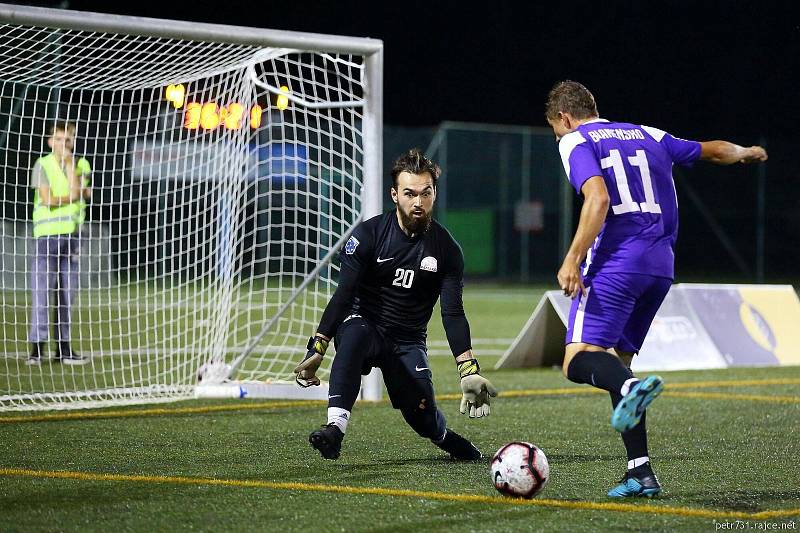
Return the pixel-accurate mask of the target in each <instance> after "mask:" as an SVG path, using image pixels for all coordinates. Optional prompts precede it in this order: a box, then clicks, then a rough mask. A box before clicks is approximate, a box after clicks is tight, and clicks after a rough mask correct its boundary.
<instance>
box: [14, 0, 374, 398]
mask: <svg viewBox="0 0 800 533" xmlns="http://www.w3.org/2000/svg"><path fill="white" fill-rule="evenodd" d="M0 34H1V36H0V158H2V166H3V169H4V172H3V175H2V177H0V180H2V191H3V194H2V195H0V207H1V208H2V212H1V213H0V215H1V217H2V220H1V223H2V231H1V232H0V243H1V244H0V246H2V251H1V254H0V279H2V289H1V290H0V321H1V322H2V324H1V325H0V327H1V328H2V337H3V354H2V358H1V359H0V410H27V409H71V408H78V407H102V406H109V405H116V404H130V403H146V402H157V401H172V400H176V399H183V398H191V397H194V396H196V395H197V394H198V391H206V393H207V394H210V395H231V396H244V395H249V396H266V397H281V396H285V395H290V396H297V394H298V393H297V391H299V390H300V389H299V388H298V387H297V386H296V385H294V384H293V374H292V370H293V368H294V366H295V365H296V364H297V363H298V362H299V360H300V359H302V357H303V355H304V353H305V346H306V342H307V340H308V337H309V335H311V334H313V333H314V330H315V328H316V326H317V324H318V321H319V319H320V317H321V312H322V310H323V309H324V307H325V305H326V304H327V302H328V300H329V298H330V296H331V295H332V293H333V291H334V290H335V287H336V279H337V270H338V269H337V266H336V264H335V263H333V262H331V259H332V258H333V257H334V256H335V254H336V251H337V250H338V248H339V247H340V246H341V244H342V242H343V241H344V240H345V239H346V238H347V236H348V234H349V232H350V231H352V229H353V227H354V226H355V225H356V224H357V223H358V222H359V221H360V220H362V219H363V218H365V217H368V216H372V215H374V214H377V213H379V212H380V209H381V202H380V189H381V168H380V166H381V119H382V117H381V89H382V87H381V69H382V45H381V43H380V41H375V40H370V39H357V38H348V37H337V36H330V35H316V34H298V33H293V32H282V31H270V30H260V29H258V30H257V29H253V28H239V27H230V26H218V25H210V24H189V23H184V22H176V21H161V20H156V19H142V18H125V17H112V16H108V15H100V14H95V13H78V12H67V11H58V10H49V9H41V8H30V7H24V6H0ZM64 122H67V123H69V124H72V125H74V127H75V129H74V144H73V145H72V146H71V150H70V147H69V145H68V143H69V141H70V139H69V137H70V136H71V135H72V129H71V127H70V128H67V127H66V126H64V128H66V129H65V131H64V132H61V133H60V135H61V138H60V139H58V138H56V134H59V131H60V130H58V129H56V130H55V132H54V130H53V125H54V124H55V123H59V124H61V125H62V126H63V124H64ZM65 135H66V137H68V139H67V141H64V136H65ZM59 142H60V143H61V145H59ZM65 143H67V144H65ZM54 145H55V147H54ZM59 146H67V148H59ZM51 153H52V155H53V157H51V158H50V161H57V163H58V164H57V165H55V166H56V168H55V170H53V169H52V168H51V167H50V166H48V165H46V164H45V162H44V161H43V160H42V159H41V158H43V157H45V156H49V155H50V154H51ZM64 154H67V155H64ZM37 162H38V164H37ZM37 166H38V170H37V169H36V168H35V167H37ZM59 172H61V179H63V180H65V181H64V182H63V183H73V186H74V183H75V182H77V183H79V184H80V186H81V187H83V190H82V191H81V192H80V197H81V198H82V200H81V201H82V202H83V205H80V201H78V200H75V199H74V198H73V199H72V200H73V202H72V203H70V199H69V198H68V199H67V200H66V201H65V202H63V203H62V205H61V206H60V207H59V206H58V205H55V204H54V205H53V206H50V207H48V206H44V207H42V204H41V198H39V201H40V203H39V204H37V205H36V206H35V205H34V203H35V202H34V196H35V193H36V192H37V191H39V192H41V187H42V185H43V184H44V185H45V186H48V187H50V189H49V190H50V193H51V194H50V196H51V198H52V197H56V196H59V189H58V188H59V185H57V184H56V182H57V181H58V179H59V178H58V173H59ZM54 176H55V177H54ZM70 180H72V181H70ZM65 194H68V192H67V193H65ZM73 204H77V205H76V206H75V207H74V209H72V208H71V207H67V208H64V205H68V206H72V205H73ZM37 206H38V207H37ZM34 209H37V210H40V211H37V213H38V215H36V216H38V217H39V218H38V219H37V218H36V216H35V215H34ZM70 209H72V210H70ZM41 210H43V211H41ZM42 212H44V215H42ZM53 218H58V219H60V220H61V221H62V222H64V221H65V220H66V219H69V220H66V222H67V224H66V225H64V224H58V223H57V222H55V223H54V222H53ZM34 220H35V223H34ZM43 221H44V222H45V225H47V224H51V225H50V226H49V227H51V228H56V229H55V230H54V231H52V232H50V233H49V234H45V235H42V232H41V231H38V232H37V230H35V228H37V227H38V228H41V227H44V226H41V224H42V222H43ZM73 228H74V229H75V231H74V232H71V229H73ZM35 233H36V235H34V234H35ZM45 233H48V232H45ZM37 342H38V343H41V344H40V346H43V347H44V348H45V349H44V351H43V353H42V357H41V359H40V360H39V361H36V360H32V359H30V357H29V356H30V354H31V350H32V347H33V343H37ZM67 344H68V345H69V348H70V349H71V350H73V351H74V352H75V353H76V354H77V355H78V356H81V357H83V358H84V359H85V361H72V360H67V358H66V357H64V358H62V359H58V358H56V355H57V353H60V355H62V356H65V354H69V353H70V352H68V351H65V349H62V350H61V351H60V352H57V347H59V346H61V347H62V348H63V347H65V346H67ZM331 360H332V357H326V358H325V360H324V362H323V367H322V368H321V372H320V373H319V375H320V376H321V378H322V379H323V380H324V379H325V378H326V377H327V375H328V373H329V366H330V362H331ZM31 363H35V364H31ZM68 363H70V364H68ZM75 363H80V364H75ZM198 381H200V386H198ZM232 383H235V385H233V386H231V385H230V384H232ZM365 389H366V387H365ZM369 390H370V391H371V392H370V393H369V394H370V395H371V396H372V398H373V399H374V398H375V397H376V396H378V397H379V394H380V392H379V391H380V389H379V388H378V385H377V384H376V383H375V382H374V381H373V382H372V383H371V385H370V388H369ZM309 391H310V393H311V395H312V396H314V395H315V396H317V397H319V396H320V394H324V391H325V388H324V387H323V388H317V390H311V389H310V390H309Z"/></svg>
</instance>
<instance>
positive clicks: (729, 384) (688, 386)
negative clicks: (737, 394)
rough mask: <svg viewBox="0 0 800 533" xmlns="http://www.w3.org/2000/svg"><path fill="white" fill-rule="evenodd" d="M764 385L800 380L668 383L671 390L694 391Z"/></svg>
mask: <svg viewBox="0 0 800 533" xmlns="http://www.w3.org/2000/svg"><path fill="white" fill-rule="evenodd" d="M763 385H800V378H774V379H733V380H728V381H724V380H723V381H684V382H683V383H671V382H670V383H668V386H669V388H671V389H693V388H695V387H696V388H710V387H750V386H763Z"/></svg>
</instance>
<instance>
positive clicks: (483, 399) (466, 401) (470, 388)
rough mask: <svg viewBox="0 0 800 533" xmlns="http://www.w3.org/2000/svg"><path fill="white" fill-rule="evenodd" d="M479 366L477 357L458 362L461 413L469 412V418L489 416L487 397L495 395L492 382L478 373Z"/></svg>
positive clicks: (495, 391)
mask: <svg viewBox="0 0 800 533" xmlns="http://www.w3.org/2000/svg"><path fill="white" fill-rule="evenodd" d="M480 370H481V367H480V365H479V364H478V361H477V359H468V360H466V361H462V362H460V363H458V373H459V375H460V376H461V406H460V408H459V411H460V412H461V414H462V415H463V414H467V413H469V417H470V418H481V417H484V416H489V413H490V412H491V410H490V409H489V398H490V397H492V398H494V397H495V396H497V389H495V388H494V385H492V382H491V381H489V380H488V379H486V378H485V377H483V376H481V375H480Z"/></svg>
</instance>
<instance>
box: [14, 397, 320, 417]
mask: <svg viewBox="0 0 800 533" xmlns="http://www.w3.org/2000/svg"><path fill="white" fill-rule="evenodd" d="M319 405H324V401H323V400H294V401H287V402H258V403H246V402H243V403H241V404H227V405H206V406H201V407H173V408H169V409H167V408H163V407H153V408H149V409H129V410H125V411H79V412H71V413H52V414H46V415H33V416H4V417H0V423H14V422H48V421H53V420H86V419H91V418H128V417H135V416H161V415H185V414H208V413H220V412H226V411H242V410H258V409H282V408H284V407H287V408H289V407H310V406H319Z"/></svg>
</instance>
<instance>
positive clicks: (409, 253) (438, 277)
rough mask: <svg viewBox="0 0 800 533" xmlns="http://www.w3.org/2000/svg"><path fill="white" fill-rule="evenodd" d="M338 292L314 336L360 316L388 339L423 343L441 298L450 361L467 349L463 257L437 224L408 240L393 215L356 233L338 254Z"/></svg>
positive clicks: (375, 219)
mask: <svg viewBox="0 0 800 533" xmlns="http://www.w3.org/2000/svg"><path fill="white" fill-rule="evenodd" d="M339 260H340V262H341V271H340V276H339V287H338V288H337V290H336V293H335V294H334V296H333V298H331V301H330V302H329V303H328V307H327V308H326V309H325V313H324V315H323V317H322V321H321V322H320V326H319V329H318V331H319V332H320V333H322V334H323V335H326V336H328V337H332V336H333V335H334V333H335V331H336V329H337V328H338V326H339V324H341V322H342V320H344V319H345V318H346V317H347V316H348V315H350V314H359V315H361V316H363V317H364V318H366V319H368V320H370V321H371V322H372V323H373V324H375V325H376V326H377V327H378V329H379V330H381V331H382V332H383V333H384V334H385V335H387V336H389V337H390V338H392V339H394V340H396V341H401V342H414V341H424V340H425V337H426V332H427V327H428V321H429V320H430V318H431V314H432V313H433V307H434V305H435V304H436V300H437V299H439V296H440V295H441V299H442V301H441V308H442V322H443V323H444V326H445V330H446V333H447V338H448V341H449V343H450V348H451V350H452V351H453V354H454V355H458V354H460V353H463V352H465V351H466V350H468V349H469V348H471V344H470V335H469V324H468V323H467V320H466V317H465V315H464V307H463V303H462V299H461V295H462V288H463V273H464V255H463V253H462V251H461V247H460V246H459V245H458V243H457V242H456V241H455V239H453V236H452V235H450V233H449V232H448V231H447V230H446V229H445V228H444V227H443V226H442V225H441V224H439V223H438V222H436V221H435V220H433V221H431V224H430V227H429V228H428V230H427V231H426V232H425V233H423V234H421V235H418V236H414V237H409V236H408V235H406V234H405V233H404V232H403V230H402V229H400V224H399V223H398V221H397V214H396V212H395V211H391V212H388V213H385V214H383V215H378V216H376V217H373V218H371V219H369V220H367V221H365V222H362V223H361V224H359V225H358V227H356V229H355V231H354V232H353V234H352V236H351V237H350V239H349V240H348V241H347V243H346V244H345V246H344V248H343V249H342V250H341V251H340V252H339Z"/></svg>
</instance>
